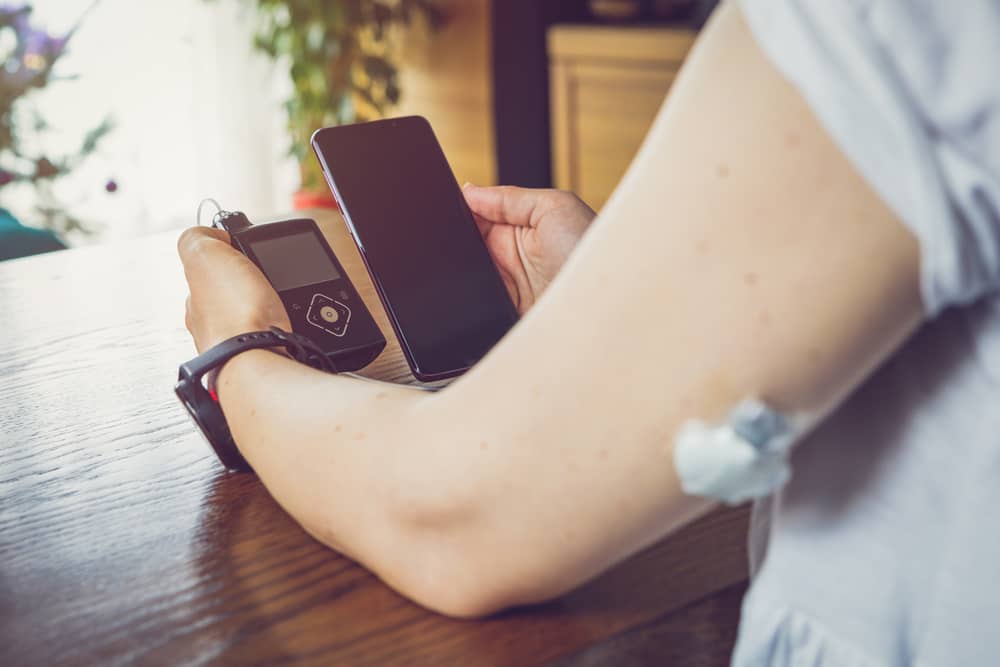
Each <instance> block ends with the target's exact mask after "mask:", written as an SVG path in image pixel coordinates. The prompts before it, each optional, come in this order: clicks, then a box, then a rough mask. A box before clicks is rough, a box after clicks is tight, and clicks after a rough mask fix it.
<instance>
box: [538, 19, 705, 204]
mask: <svg viewBox="0 0 1000 667" xmlns="http://www.w3.org/2000/svg"><path fill="white" fill-rule="evenodd" d="M696 34H697V33H696V32H695V31H694V30H689V29H686V28H672V27H632V26H622V27H615V26H584V25H557V26H553V27H552V28H550V29H549V34H548V49H549V67H550V70H549V71H550V75H549V82H550V87H551V95H550V98H551V128H552V166H553V181H554V184H555V186H556V187H557V188H562V189H566V190H572V191H574V192H576V193H577V194H578V195H580V197H581V198H583V200H584V201H586V202H587V203H588V204H590V205H591V206H592V207H593V208H594V209H600V208H601V207H602V206H604V203H605V202H606V201H607V199H608V197H609V196H610V194H611V192H612V191H613V190H614V188H615V186H616V185H617V184H618V181H619V180H620V179H621V177H622V175H623V174H624V173H625V170H626V169H627V168H628V165H629V164H630V163H631V161H632V158H633V157H634V156H635V153H636V151H637V150H638V148H639V145H640V144H641V143H642V140H643V138H644V137H645V136H646V131H647V130H648V129H649V126H650V124H651V123H652V121H653V118H654V117H655V116H656V113H657V111H658V110H659V108H660V105H661V104H662V103H663V99H664V96H665V95H666V93H667V90H668V89H669V88H670V84H671V83H672V82H673V80H674V77H675V76H676V75H677V71H678V70H679V69H680V66H681V63H682V62H683V61H684V57H685V56H686V55H687V52H688V50H689V49H690V48H691V45H692V44H693V43H694V39H695V36H696Z"/></svg>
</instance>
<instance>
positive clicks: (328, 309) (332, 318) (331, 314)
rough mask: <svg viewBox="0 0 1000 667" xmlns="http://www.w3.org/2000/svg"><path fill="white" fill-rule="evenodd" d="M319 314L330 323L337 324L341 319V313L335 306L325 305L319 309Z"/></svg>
mask: <svg viewBox="0 0 1000 667" xmlns="http://www.w3.org/2000/svg"><path fill="white" fill-rule="evenodd" d="M319 316H320V317H322V318H323V319H324V320H325V321H327V322H329V323H330V324H336V323H337V320H339V319H340V313H338V312H337V309H336V308H334V307H333V306H323V307H322V308H320V309H319Z"/></svg>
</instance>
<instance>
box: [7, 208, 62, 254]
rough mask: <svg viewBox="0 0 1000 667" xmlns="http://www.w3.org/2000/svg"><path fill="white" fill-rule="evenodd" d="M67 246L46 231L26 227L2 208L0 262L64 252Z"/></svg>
mask: <svg viewBox="0 0 1000 667" xmlns="http://www.w3.org/2000/svg"><path fill="white" fill-rule="evenodd" d="M65 247H66V246H65V245H63V243H62V241H60V240H59V239H58V238H56V235H55V234H53V233H52V232H50V231H46V230H44V229H34V228H32V227H25V226H24V225H22V224H21V223H20V222H18V221H17V219H16V218H14V216H12V215H11V214H10V212H9V211H8V210H7V209H5V208H0V261H3V260H5V259H15V258H17V257H28V256H29V255H39V254H41V253H43V252H52V251H53V250H62V249H64V248H65Z"/></svg>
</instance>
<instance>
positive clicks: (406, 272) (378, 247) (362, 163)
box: [312, 116, 518, 381]
mask: <svg viewBox="0 0 1000 667" xmlns="http://www.w3.org/2000/svg"><path fill="white" fill-rule="evenodd" d="M312 147H313V150H314V151H315V152H316V156H317V158H318V159H319V162H320V165H321V166H322V168H323V173H324V174H325V175H326V179H327V183H328V184H329V186H330V190H331V191H332V192H333V196H334V197H335V198H336V200H337V203H338V205H339V206H340V210H341V213H343V216H344V220H345V221H346V223H347V226H348V228H349V229H350V232H351V234H352V235H353V237H354V241H355V243H357V246H358V250H359V251H360V252H361V256H362V258H363V259H364V262H365V266H366V267H367V268H368V272H369V273H370V274H371V277H372V281H373V282H374V283H375V287H376V289H377V291H378V294H379V297H380V298H381V299H382V304H383V305H384V306H385V309H386V313H387V314H388V316H389V321H390V322H391V323H392V327H393V329H394V330H395V332H396V336H397V337H398V338H399V343H400V345H401V347H402V348H403V354H404V355H405V356H406V360H407V362H408V363H409V365H410V370H411V371H412V372H413V375H414V376H415V377H416V378H417V379H419V380H423V381H432V380H440V379H443V378H448V377H453V376H455V375H459V374H461V373H462V372H464V371H465V370H467V369H468V368H470V367H471V366H472V365H473V364H475V363H476V362H477V361H479V360H480V359H481V358H482V357H483V355H485V354H486V353H487V352H488V351H489V350H490V348H492V347H493V345H494V344H496V342H497V341H498V340H500V338H502V337H503V335H504V334H505V333H507V331H508V330H509V329H510V328H511V327H512V326H513V325H514V323H515V322H517V317H518V316H517V310H516V309H515V308H514V304H513V303H512V302H511V300H510V296H509V295H508V293H507V289H506V287H505V286H504V284H503V281H502V280H501V278H500V274H499V273H498V272H497V269H496V267H495V266H494V264H493V260H492V258H491V257H490V254H489V251H488V250H487V249H486V245H485V243H484V242H483V239H482V236H481V234H480V233H479V229H478V228H477V227H476V222H475V220H474V218H473V217H472V212H471V211H470V210H469V207H468V205H467V204H466V203H465V198H464V197H463V196H462V191H461V189H460V188H459V186H458V183H457V182H456V180H455V176H454V174H453V173H452V171H451V167H449V165H448V160H447V159H446V158H445V155H444V151H443V150H442V149H441V145H440V144H439V143H438V141H437V138H436V137H435V136H434V131H433V130H432V129H431V126H430V124H429V123H428V122H427V120H426V119H424V118H422V117H420V116H408V117H404V118H392V119H386V120H379V121H374V122H370V123H359V124H356V125H342V126H338V127H327V128H323V129H320V130H317V131H316V132H315V133H314V134H313V136H312Z"/></svg>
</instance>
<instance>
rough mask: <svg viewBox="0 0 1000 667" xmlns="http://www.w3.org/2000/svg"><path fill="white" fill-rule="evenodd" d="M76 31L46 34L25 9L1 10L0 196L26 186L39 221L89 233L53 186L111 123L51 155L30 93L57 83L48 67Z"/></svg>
mask: <svg viewBox="0 0 1000 667" xmlns="http://www.w3.org/2000/svg"><path fill="white" fill-rule="evenodd" d="M91 6H93V5H91ZM77 25H79V24H77ZM75 30H76V28H74V29H73V30H70V32H69V33H67V34H65V35H58V36H56V35H50V34H48V33H47V32H45V31H44V30H42V29H40V28H37V27H35V26H34V25H32V23H31V6H30V5H19V6H10V5H2V6H0V193H2V191H3V189H4V188H7V187H10V186H11V185H13V184H16V183H26V184H29V185H31V186H32V187H33V188H34V190H35V198H36V205H35V210H36V213H37V214H38V218H39V220H38V222H39V223H40V224H41V226H43V227H46V228H48V229H51V230H53V231H56V232H63V233H65V232H72V231H78V232H83V233H86V232H89V231H90V230H89V229H88V228H87V226H86V225H85V224H84V222H83V221H81V220H79V219H77V218H76V217H75V216H73V215H72V214H71V213H70V212H68V211H67V210H66V209H65V207H64V206H63V205H62V204H61V203H60V202H59V201H58V200H57V198H56V196H55V194H54V191H53V186H54V183H55V182H56V181H57V180H58V179H60V178H62V177H63V176H66V175H67V174H69V173H70V172H72V171H73V170H74V169H76V168H77V167H78V166H79V165H80V164H81V163H82V162H83V161H85V160H86V159H87V157H88V156H89V155H90V154H92V153H93V152H94V151H95V150H96V149H97V147H98V144H99V143H100V141H101V139H102V138H103V137H104V135H106V134H107V133H108V132H109V131H110V130H111V123H110V121H109V120H104V121H103V122H102V123H100V124H99V125H98V126H97V127H95V128H93V129H92V130H91V131H89V132H87V133H86V135H85V136H84V137H83V139H82V141H81V142H80V144H79V146H78V148H76V150H74V151H70V152H67V153H62V154H59V155H54V154H51V153H47V152H45V151H43V150H40V149H39V145H40V140H41V139H42V138H43V137H44V136H45V134H46V132H47V131H49V130H50V129H51V128H50V126H49V124H48V123H47V122H46V121H45V118H43V117H42V115H41V114H40V113H39V112H38V111H37V109H35V108H34V107H32V106H31V101H32V99H31V97H32V93H33V92H34V91H37V90H39V89H42V88H45V87H46V86H48V85H49V84H51V83H53V82H55V81H58V80H60V77H58V76H56V75H55V74H53V67H54V66H55V64H56V62H57V61H58V60H59V59H60V58H61V57H62V56H63V55H64V54H65V52H66V45H67V43H68V42H69V39H70V37H72V35H73V33H74V32H75ZM62 78H65V77H62ZM104 188H105V190H107V191H108V192H114V191H115V190H117V188H118V185H117V184H116V183H115V182H114V181H107V182H106V183H105V184H104Z"/></svg>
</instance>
